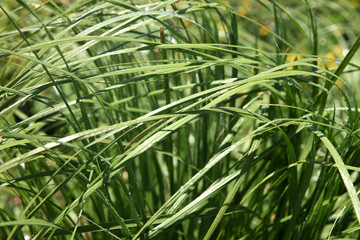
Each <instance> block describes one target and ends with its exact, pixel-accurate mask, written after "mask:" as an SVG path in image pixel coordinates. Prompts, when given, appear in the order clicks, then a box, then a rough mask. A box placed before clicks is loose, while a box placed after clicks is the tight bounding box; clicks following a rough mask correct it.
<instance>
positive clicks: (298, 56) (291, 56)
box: [286, 55, 301, 70]
mask: <svg viewBox="0 0 360 240" xmlns="http://www.w3.org/2000/svg"><path fill="white" fill-rule="evenodd" d="M300 59H301V56H300V55H290V57H289V62H296V61H298V60H300ZM286 69H287V70H292V69H294V66H291V67H287V68H286Z"/></svg>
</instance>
